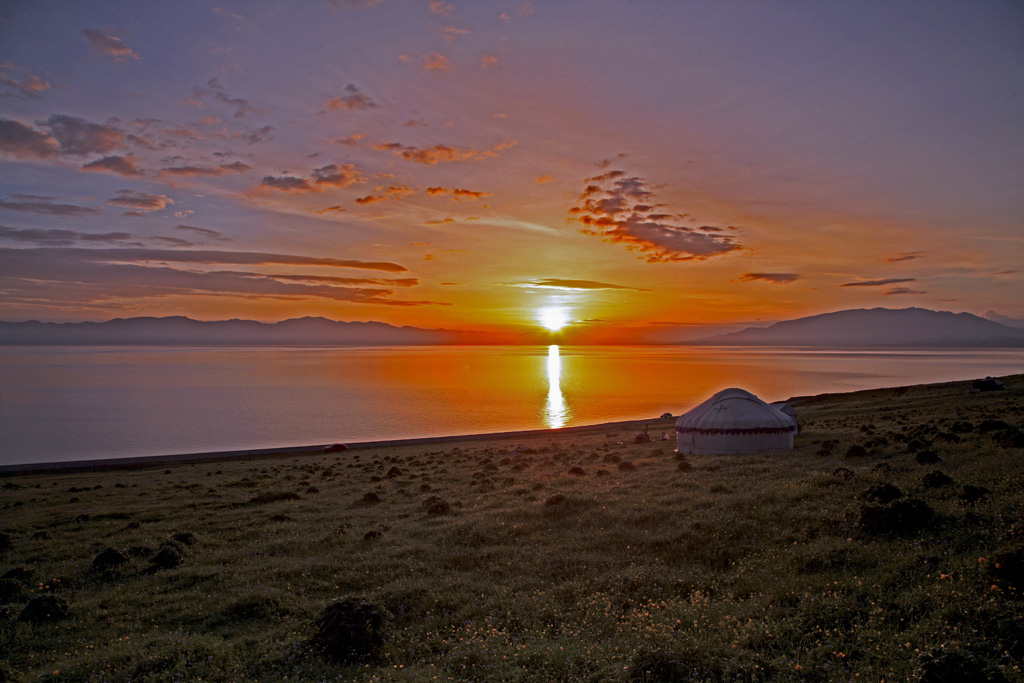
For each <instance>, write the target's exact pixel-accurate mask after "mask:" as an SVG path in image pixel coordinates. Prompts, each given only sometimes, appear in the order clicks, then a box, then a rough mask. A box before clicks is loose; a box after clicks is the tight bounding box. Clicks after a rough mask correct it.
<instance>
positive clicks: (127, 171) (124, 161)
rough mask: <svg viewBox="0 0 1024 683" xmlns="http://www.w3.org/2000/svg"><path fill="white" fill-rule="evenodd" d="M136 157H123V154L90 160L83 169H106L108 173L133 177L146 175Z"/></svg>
mask: <svg viewBox="0 0 1024 683" xmlns="http://www.w3.org/2000/svg"><path fill="white" fill-rule="evenodd" d="M135 162H136V158H135V157H122V156H117V155H114V156H109V157H103V158H102V159H97V160H96V161H90V162H89V163H87V164H85V165H84V166H82V170H83V171H106V172H107V173H117V174H118V175H123V176H124V177H126V178H132V177H135V176H141V175H144V174H143V172H142V171H141V170H139V168H138V166H136V165H135Z"/></svg>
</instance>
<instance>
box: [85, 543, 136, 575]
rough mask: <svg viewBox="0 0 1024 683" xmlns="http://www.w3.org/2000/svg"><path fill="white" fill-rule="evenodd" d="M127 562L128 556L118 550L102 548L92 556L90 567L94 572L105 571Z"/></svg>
mask: <svg viewBox="0 0 1024 683" xmlns="http://www.w3.org/2000/svg"><path fill="white" fill-rule="evenodd" d="M127 563H128V558H127V557H125V555H124V553H122V552H121V551H120V550H117V549H115V548H104V549H103V550H101V551H100V552H99V554H98V555H96V557H94V558H92V567H91V569H92V571H94V572H106V571H110V570H111V569H116V568H117V567H120V566H121V565H123V564H127Z"/></svg>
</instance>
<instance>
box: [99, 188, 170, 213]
mask: <svg viewBox="0 0 1024 683" xmlns="http://www.w3.org/2000/svg"><path fill="white" fill-rule="evenodd" d="M173 203H174V200H173V199H171V198H170V197H167V196H166V195H162V194H149V193H146V192H135V191H134V190H118V191H117V196H116V197H113V198H111V199H108V200H107V204H113V205H115V206H127V207H128V208H131V209H136V210H138V211H163V210H164V209H166V208H167V206H168V205H170V204H173Z"/></svg>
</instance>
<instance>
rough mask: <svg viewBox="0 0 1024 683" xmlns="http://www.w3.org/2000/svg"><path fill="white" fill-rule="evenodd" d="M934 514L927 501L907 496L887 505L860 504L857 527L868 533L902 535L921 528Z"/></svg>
mask: <svg viewBox="0 0 1024 683" xmlns="http://www.w3.org/2000/svg"><path fill="white" fill-rule="evenodd" d="M934 516H935V512H934V511H933V510H932V509H931V507H930V506H929V505H928V503H926V502H924V501H923V500H918V499H916V498H908V499H906V500H897V501H895V502H893V503H890V504H888V505H873V504H867V505H862V506H861V508H860V519H859V520H858V522H857V527H858V528H859V529H860V530H861V531H863V532H865V533H868V534H877V535H883V534H895V535H902V534H908V533H913V532H915V531H918V530H920V529H922V528H923V527H924V526H925V525H926V524H928V522H930V521H931V520H932V518H933V517H934Z"/></svg>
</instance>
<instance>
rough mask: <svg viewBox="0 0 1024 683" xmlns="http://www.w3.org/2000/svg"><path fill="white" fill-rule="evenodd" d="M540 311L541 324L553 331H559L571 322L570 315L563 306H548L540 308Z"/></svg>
mask: <svg viewBox="0 0 1024 683" xmlns="http://www.w3.org/2000/svg"><path fill="white" fill-rule="evenodd" d="M538 312H539V314H540V324H541V325H543V326H544V327H546V328H548V329H549V330H551V331H552V332H557V331H558V330H560V329H562V328H563V327H565V326H566V324H567V323H568V322H569V315H568V313H567V312H566V310H565V309H564V308H562V307H561V306H548V307H547V308H542V309H540V311H538Z"/></svg>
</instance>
